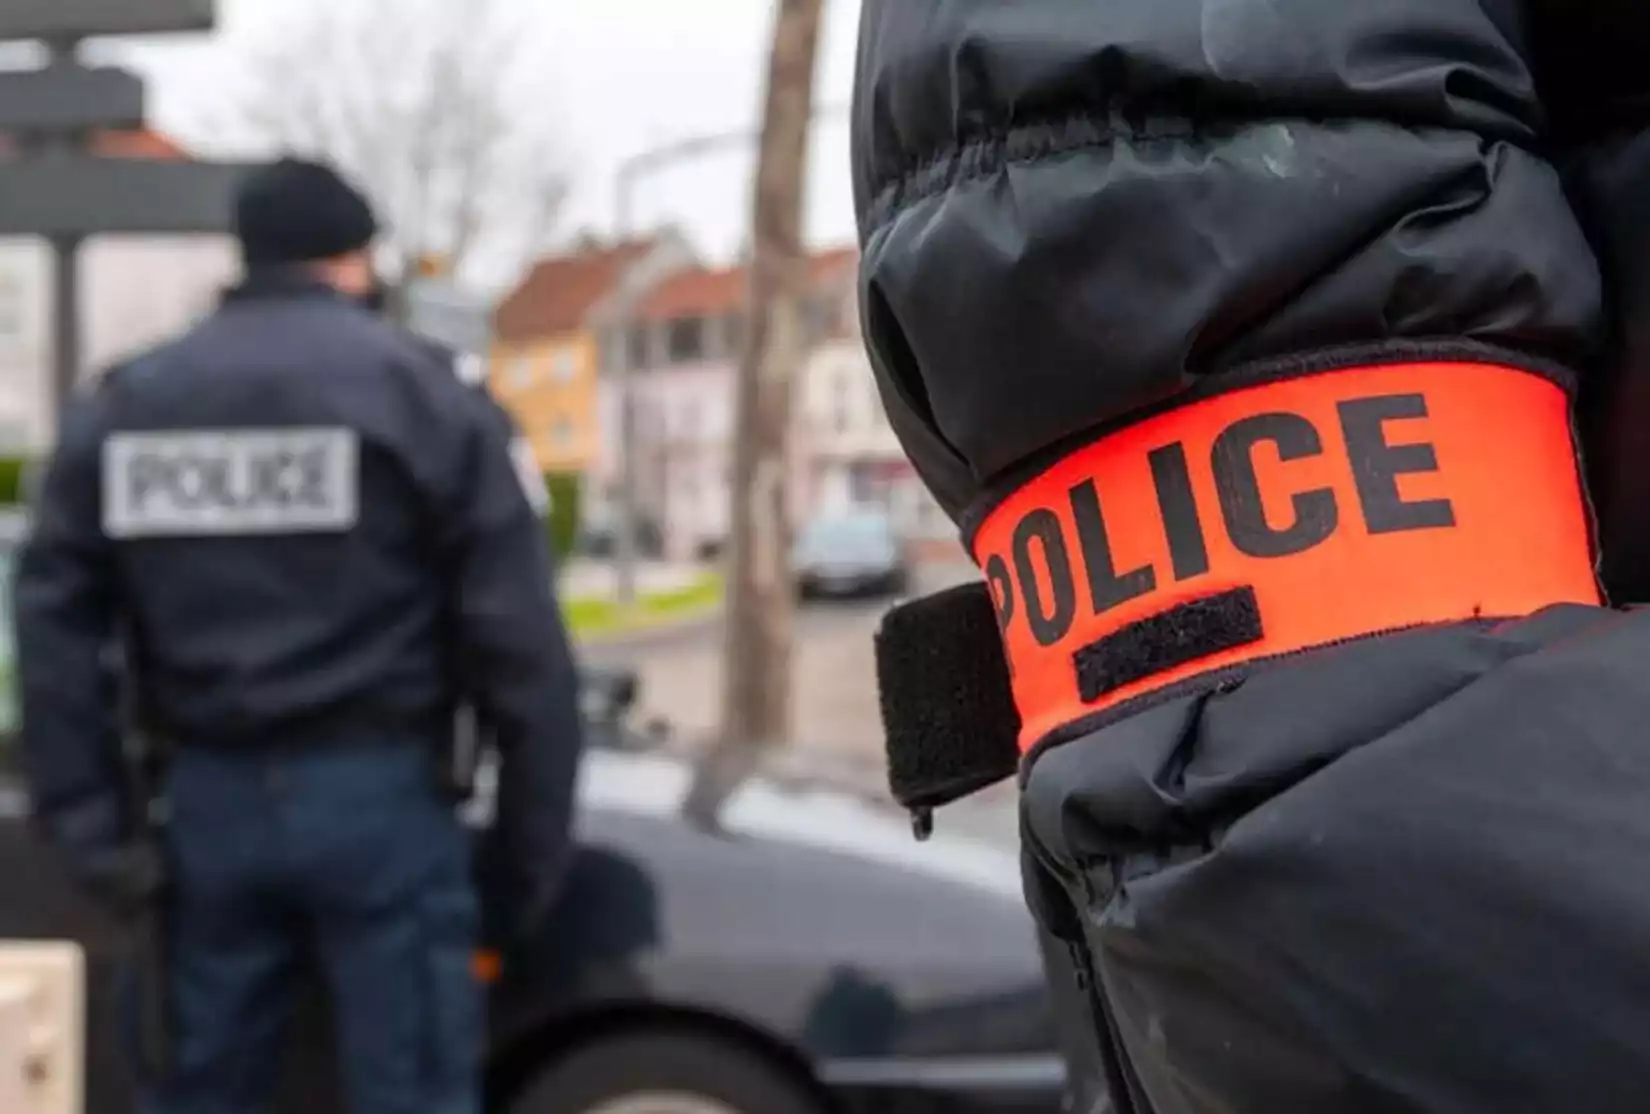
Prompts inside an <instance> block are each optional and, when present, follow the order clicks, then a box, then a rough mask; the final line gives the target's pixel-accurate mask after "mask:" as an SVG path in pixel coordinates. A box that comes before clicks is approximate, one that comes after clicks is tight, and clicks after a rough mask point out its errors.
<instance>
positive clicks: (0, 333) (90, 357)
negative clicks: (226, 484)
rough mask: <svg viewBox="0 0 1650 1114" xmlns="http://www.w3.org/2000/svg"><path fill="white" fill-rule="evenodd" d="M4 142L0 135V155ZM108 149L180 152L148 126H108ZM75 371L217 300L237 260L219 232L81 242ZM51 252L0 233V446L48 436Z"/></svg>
mask: <svg viewBox="0 0 1650 1114" xmlns="http://www.w3.org/2000/svg"><path fill="white" fill-rule="evenodd" d="M9 146H10V145H9V144H8V143H6V142H5V138H4V137H3V136H0V158H5V157H8V153H9ZM93 150H94V151H95V153H97V154H99V155H101V156H104V157H106V158H128V159H186V158H188V157H189V156H188V154H187V153H186V152H184V151H183V150H182V149H181V148H179V147H178V146H177V145H176V144H175V143H173V142H171V141H170V140H168V139H167V138H165V137H164V136H161V135H157V134H155V133H154V132H112V133H107V134H105V135H102V136H99V137H97V138H96V139H95V141H94V143H93ZM82 252H83V254H82V256H81V265H80V277H81V290H80V298H81V306H80V309H81V323H82V328H83V330H84V333H83V336H82V338H81V361H82V367H81V373H82V374H83V375H84V374H89V373H92V372H95V371H98V370H101V369H103V368H106V367H108V366H109V365H110V364H111V363H114V362H116V361H118V360H120V359H122V358H124V357H127V356H130V355H132V354H134V353H136V352H139V351H142V350H143V349H145V348H148V347H150V346H152V345H154V344H156V343H159V342H160V341H162V340H164V339H166V338H167V337H169V336H172V335H174V334H175V333H177V332H180V331H182V330H183V329H185V328H186V327H188V326H189V325H190V324H191V323H193V322H194V321H195V320H197V319H198V318H199V317H200V316H201V315H203V314H204V313H206V312H207V311H208V310H210V309H211V307H212V306H213V305H214V304H215V303H216V301H217V298H218V295H219V294H220V292H221V291H222V289H223V287H224V286H226V285H227V284H228V283H229V282H230V281H232V279H233V276H234V274H235V272H236V269H237V266H238V262H237V257H236V252H235V246H234V242H233V240H232V239H231V238H230V237H228V236H227V235H225V236H176V235H174V236H103V237H96V238H93V239H90V240H88V241H87V242H86V244H85V246H84V247H83V248H82ZM51 363H52V255H51V251H50V249H49V247H48V246H47V245H46V244H45V243H44V242H43V241H41V240H37V239H34V238H30V237H0V454H15V453H27V452H37V451H40V450H42V449H43V448H45V447H46V446H47V445H48V444H49V443H50V441H51V439H52V435H53V433H52V423H53V413H52V409H53V408H52V386H51V370H50V369H51Z"/></svg>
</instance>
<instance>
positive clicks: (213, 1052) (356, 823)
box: [141, 740, 483, 1114]
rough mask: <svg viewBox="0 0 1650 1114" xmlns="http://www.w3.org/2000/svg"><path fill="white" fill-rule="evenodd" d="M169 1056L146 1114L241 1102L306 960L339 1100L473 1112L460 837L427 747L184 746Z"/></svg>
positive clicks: (245, 1110) (266, 1071)
mask: <svg viewBox="0 0 1650 1114" xmlns="http://www.w3.org/2000/svg"><path fill="white" fill-rule="evenodd" d="M168 783H169V786H168V787H169V791H170V798H171V816H172V822H171V827H170V837H169V842H170V855H171V858H172V863H173V869H174V871H175V877H174V879H173V881H174V887H173V890H174V896H173V900H172V902H171V903H170V904H169V912H168V920H169V932H168V938H169V945H170V946H169V953H170V954H169V957H168V959H169V963H170V969H171V983H170V985H171V990H172V1008H173V1011H174V1012H173V1017H174V1054H173V1056H172V1066H171V1068H170V1070H169V1071H168V1073H167V1075H166V1078H164V1079H161V1080H157V1081H155V1084H154V1085H153V1086H151V1087H150V1088H148V1089H147V1093H146V1094H145V1097H144V1103H143V1105H142V1107H141V1108H142V1109H143V1111H144V1112H145V1114H253V1112H257V1111H262V1110H265V1109H267V1108H268V1106H269V1104H270V1095H271V1092H272V1091H273V1090H274V1089H275V1087H276V1082H277V1081H276V1076H277V1075H278V1073H279V1069H280V1065H281V1064H282V1063H283V1061H285V1060H287V1059H289V1057H288V1056H286V1055H285V1041H286V1040H287V1039H288V1036H289V1034H288V1033H287V1031H286V1029H287V1026H286V1025H285V1022H286V1021H287V1019H288V1017H289V1016H290V1007H291V1006H292V1005H293V1004H294V1000H295V998H296V997H297V994H296V992H297V991H298V989H299V988H300V987H301V985H302V983H301V976H302V974H303V973H304V971H305V970H307V967H306V963H307V962H308V960H309V958H310V957H313V958H314V959H315V960H317V961H318V963H319V967H320V972H321V974H322V975H324V977H325V979H326V980H327V988H328V991H329V996H330V998H331V1000H332V1003H333V1008H334V1011H335V1013H334V1016H335V1019H336V1025H335V1029H336V1031H337V1034H338V1041H339V1047H338V1061H339V1064H340V1066H341V1070H342V1074H343V1081H344V1087H345V1091H346V1097H347V1102H348V1108H349V1110H350V1111H351V1112H352V1114H478V1112H479V1098H478V1092H479V1080H478V1078H477V1077H478V1071H479V1064H480V1056H481V1042H482V1031H483V1004H482V1001H481V992H480V989H479V988H478V986H477V985H476V983H475V981H474V979H473V976H472V966H471V957H472V954H473V948H474V946H475V941H476V935H477V931H478V929H477V911H476V899H475V896H474V893H473V890H472V883H471V877H470V862H469V846H468V842H467V840H466V837H465V832H464V830H463V828H462V826H461V825H460V824H459V822H458V821H457V820H456V819H455V817H454V814H453V809H452V806H451V804H450V802H446V801H443V800H442V799H441V796H440V794H439V793H438V792H437V791H436V789H435V787H434V785H433V779H432V777H431V775H430V767H429V750H428V747H427V745H421V744H419V743H416V742H413V741H401V740H384V741H381V742H363V743H361V744H359V745H355V746H342V747H341V746H336V745H333V746H330V747H327V748H324V749H323V748H316V749H312V750H289V751H279V752H253V753H246V752H235V751H231V750H212V749H204V748H188V747H185V748H182V749H181V750H180V752H179V754H178V756H177V757H176V759H175V761H174V764H173V767H172V770H171V773H170V775H169V778H168Z"/></svg>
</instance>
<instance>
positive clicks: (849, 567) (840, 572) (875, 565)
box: [791, 510, 910, 599]
mask: <svg viewBox="0 0 1650 1114" xmlns="http://www.w3.org/2000/svg"><path fill="white" fill-rule="evenodd" d="M791 561H792V566H793V568H794V569H795V572H796V584H797V590H798V591H799V592H800V593H801V594H802V597H803V598H804V599H821V598H826V597H852V596H864V595H899V594H900V593H902V592H904V591H905V590H906V587H907V585H908V584H909V581H910V574H909V570H908V568H907V566H906V560H905V549H904V546H903V545H902V544H901V543H900V538H899V534H898V532H897V531H896V530H895V528H894V523H893V520H892V519H891V518H889V517H888V515H886V514H884V513H883V512H881V511H878V510H851V511H838V512H833V513H830V514H826V515H821V516H820V517H817V518H814V519H811V520H810V521H808V522H807V523H805V524H804V525H803V527H802V529H801V530H800V531H799V532H798V534H797V538H796V545H795V549H794V550H793V551H792V556H791Z"/></svg>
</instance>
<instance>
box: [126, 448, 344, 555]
mask: <svg viewBox="0 0 1650 1114" xmlns="http://www.w3.org/2000/svg"><path fill="white" fill-rule="evenodd" d="M359 512H360V445H359V440H358V438H357V437H356V434H355V431H354V430H351V429H344V428H341V427H340V428H321V429H316V428H309V429H233V430H189V431H182V430H179V431H166V432H147V433H116V434H113V435H112V436H110V437H109V439H108V440H107V441H105V442H104V444H103V532H104V533H105V534H106V535H107V536H109V537H111V538H162V537H215V536H228V535H248V534H299V533H336V532H342V531H344V530H348V529H349V528H350V527H352V526H354V525H355V522H356V518H357V516H358V514H359Z"/></svg>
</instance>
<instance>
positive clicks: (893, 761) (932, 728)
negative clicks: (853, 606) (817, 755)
mask: <svg viewBox="0 0 1650 1114" xmlns="http://www.w3.org/2000/svg"><path fill="white" fill-rule="evenodd" d="M876 655H877V685H878V690H879V694H880V698H881V702H882V725H883V730H884V733H885V735H886V738H887V747H888V787H889V789H890V790H891V791H892V792H893V795H894V799H895V800H897V801H898V802H899V803H900V804H902V805H904V806H905V807H906V808H909V809H924V808H937V807H939V806H940V805H944V804H948V803H950V802H951V801H955V800H957V799H958V798H960V797H966V796H967V795H968V794H970V793H973V792H976V791H977V790H980V789H983V788H985V787H986V786H988V785H991V784H993V783H995V782H998V781H1002V780H1003V779H1004V778H1008V777H1012V776H1013V775H1014V773H1015V770H1016V769H1017V768H1018V765H1019V759H1020V749H1019V743H1018V739H1019V734H1020V717H1019V713H1018V712H1016V710H1015V705H1014V692H1013V689H1012V688H1011V687H1010V685H1009V678H1008V663H1007V660H1006V659H1005V658H1004V656H1003V643H1002V636H1001V634H1000V633H999V632H998V629H997V615H996V609H995V607H994V606H993V603H992V599H991V595H990V593H989V592H988V591H987V589H986V586H985V585H984V584H982V583H979V582H977V581H976V582H973V583H969V584H964V585H961V586H958V587H955V588H949V589H946V590H945V591H942V592H937V593H935V594H933V595H931V596H924V597H922V598H921V599H916V600H912V601H910V602H908V603H905V604H902V605H900V606H899V607H896V608H894V609H892V610H891V611H889V612H888V614H887V615H886V616H884V618H883V620H882V625H881V626H880V627H879V629H878V630H877V636H876Z"/></svg>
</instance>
